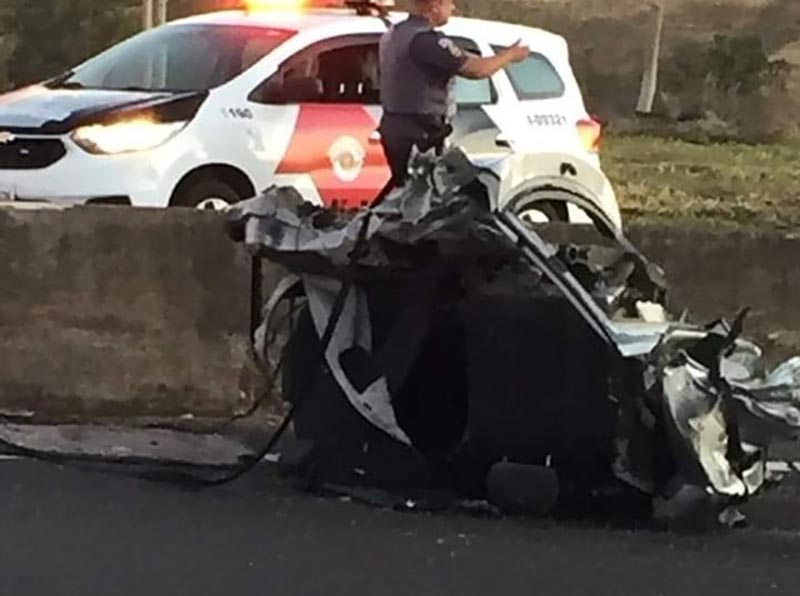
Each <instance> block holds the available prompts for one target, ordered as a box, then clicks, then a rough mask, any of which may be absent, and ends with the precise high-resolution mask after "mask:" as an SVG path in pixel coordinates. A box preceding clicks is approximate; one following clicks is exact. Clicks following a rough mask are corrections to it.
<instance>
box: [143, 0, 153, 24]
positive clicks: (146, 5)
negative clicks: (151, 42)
mask: <svg viewBox="0 0 800 596" xmlns="http://www.w3.org/2000/svg"><path fill="white" fill-rule="evenodd" d="M153 12H154V11H153V0H142V29H152V28H153V16H154V15H153Z"/></svg>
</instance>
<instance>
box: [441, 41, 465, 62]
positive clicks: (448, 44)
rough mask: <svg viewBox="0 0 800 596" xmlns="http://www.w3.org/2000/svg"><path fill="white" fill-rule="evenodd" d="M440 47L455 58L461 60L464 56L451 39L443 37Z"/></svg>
mask: <svg viewBox="0 0 800 596" xmlns="http://www.w3.org/2000/svg"><path fill="white" fill-rule="evenodd" d="M439 46H440V47H441V48H442V49H443V50H447V51H448V52H450V53H451V54H452V55H453V57H454V58H461V56H463V55H464V52H462V51H461V48H459V47H458V46H457V45H456V44H455V42H454V41H453V40H452V39H450V38H449V37H441V38H440V39H439Z"/></svg>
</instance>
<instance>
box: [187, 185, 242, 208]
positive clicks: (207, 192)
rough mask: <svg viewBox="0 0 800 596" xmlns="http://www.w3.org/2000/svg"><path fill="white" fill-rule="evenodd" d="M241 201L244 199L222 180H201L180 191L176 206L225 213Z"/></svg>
mask: <svg viewBox="0 0 800 596" xmlns="http://www.w3.org/2000/svg"><path fill="white" fill-rule="evenodd" d="M241 200H242V197H240V196H239V194H238V193H237V192H236V191H235V190H234V189H233V188H231V187H230V186H229V185H228V184H226V183H225V182H223V181H222V180H217V179H214V178H201V179H199V180H196V181H195V182H193V183H191V184H189V185H187V186H186V187H185V188H182V189H180V191H179V192H178V194H177V196H176V197H175V201H174V204H175V205H176V206H178V207H194V208H196V209H203V210H206V211H224V210H225V209H227V208H228V207H229V206H230V205H233V204H234V203H238V202H239V201H241Z"/></svg>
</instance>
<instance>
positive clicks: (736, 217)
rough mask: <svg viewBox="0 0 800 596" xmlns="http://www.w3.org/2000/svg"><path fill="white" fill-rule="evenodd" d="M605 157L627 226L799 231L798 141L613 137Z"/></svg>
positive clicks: (799, 162)
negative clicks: (678, 223) (649, 222)
mask: <svg viewBox="0 0 800 596" xmlns="http://www.w3.org/2000/svg"><path fill="white" fill-rule="evenodd" d="M602 158H603V168H604V170H605V171H606V174H607V175H608V177H609V178H610V179H611V182H612V184H613V185H614V188H615V189H616V192H617V198H618V200H619V202H620V206H621V207H622V210H623V218H625V219H627V220H635V219H642V218H644V219H665V218H668V219H683V220H695V221H698V220H699V221H706V222H709V223H712V222H713V223H726V222H727V223H737V224H746V225H757V226H761V225H769V226H775V225H778V226H781V227H783V226H786V227H800V142H798V143H795V144H790V143H786V144H775V145H745V144H740V143H717V144H708V145H701V144H694V143H689V142H686V141H681V140H676V139H665V138H659V137H652V136H622V135H611V136H610V137H609V138H608V139H607V140H606V142H605V145H604V149H603V152H602Z"/></svg>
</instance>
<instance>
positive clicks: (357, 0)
mask: <svg viewBox="0 0 800 596" xmlns="http://www.w3.org/2000/svg"><path fill="white" fill-rule="evenodd" d="M394 7H395V2H394V0H243V1H242V9H243V10H244V11H245V12H257V11H263V10H287V9H288V10H304V9H312V8H350V9H353V10H355V11H356V13H357V14H359V15H371V14H375V13H378V14H386V12H387V11H388V10H389V9H390V8H394Z"/></svg>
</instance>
